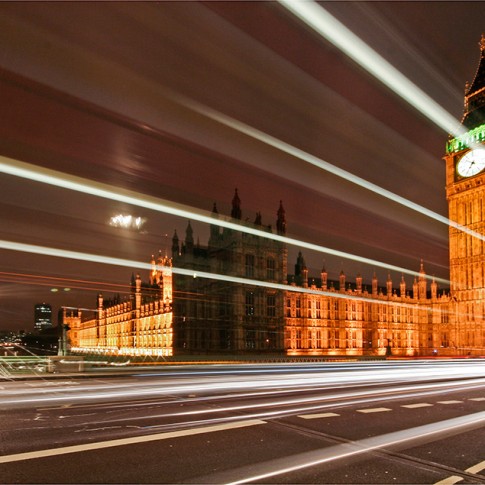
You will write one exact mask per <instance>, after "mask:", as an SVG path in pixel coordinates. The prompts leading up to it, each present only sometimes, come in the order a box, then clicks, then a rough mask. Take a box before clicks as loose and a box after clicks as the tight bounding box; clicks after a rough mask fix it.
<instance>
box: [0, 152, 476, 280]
mask: <svg viewBox="0 0 485 485" xmlns="http://www.w3.org/2000/svg"><path fill="white" fill-rule="evenodd" d="M0 172H1V173H6V174H8V175H13V176H15V177H20V178H25V179H28V180H33V181H36V182H40V183H45V184H48V185H53V186H55V187H60V188H63V189H68V190H73V191H76V192H81V193H85V194H90V195H93V196H96V197H101V198H105V199H110V200H116V201H118V202H124V203H127V204H130V205H133V206H136V207H143V208H146V209H150V210H153V211H156V212H162V213H165V214H171V215H175V216H178V217H183V218H185V219H187V218H188V219H193V220H196V221H199V222H203V223H206V224H212V225H217V226H220V227H224V228H227V229H232V230H235V231H241V232H244V233H247V234H252V235H254V236H258V237H262V238H265V239H272V240H274V241H278V242H282V243H285V244H290V245H292V246H297V247H300V248H305V249H310V250H312V251H317V252H320V253H325V254H330V255H332V256H337V257H340V258H345V259H351V260H353V261H357V262H360V263H364V264H368V265H371V266H376V267H381V268H386V269H388V270H390V271H395V272H397V273H403V274H410V275H413V276H419V275H420V273H419V272H417V271H412V270H409V269H407V268H403V267H400V266H396V265H391V264H387V263H383V262H381V261H377V260H374V259H370V258H365V257H362V256H358V255H355V254H351V253H346V252H344V251H338V250H335V249H331V248H327V247H324V246H320V245H318V244H313V243H309V242H305V241H300V240H298V239H294V238H290V237H286V236H282V235H279V234H273V233H271V232H267V231H263V230H260V229H256V228H253V227H250V226H246V225H243V224H237V223H235V222H232V221H231V220H229V219H228V218H224V217H222V216H219V217H217V218H215V217H213V216H212V215H211V214H210V213H209V212H207V211H201V210H198V209H194V208H192V207H188V206H183V205H181V204H175V203H173V202H169V201H165V200H163V199H158V198H155V197H151V196H148V195H144V194H140V193H137V192H133V191H130V190H126V189H122V188H119V187H112V186H109V185H107V184H103V183H101V182H94V181H92V180H88V179H84V178H81V177H76V176H74V175H68V174H65V173H62V172H58V171H55V170H50V169H46V168H42V167H38V166H35V165H32V164H29V163H25V162H20V161H18V160H13V159H10V158H7V157H3V156H0ZM386 192H387V191H386ZM393 196H394V197H398V196H397V195H393ZM418 207H419V206H418ZM430 212H431V211H430ZM440 217H441V216H440ZM481 237H482V238H483V237H484V236H481ZM1 244H2V245H0V247H3V248H4V249H12V250H17V251H24V250H25V251H27V252H37V251H34V250H33V248H34V246H30V248H32V250H28V249H27V248H28V247H29V245H26V244H21V243H10V242H8V241H1ZM21 247H23V248H25V249H20V248H21ZM36 247H37V248H38V246H36ZM45 251H48V252H44V253H41V252H37V254H46V255H49V256H60V257H68V256H61V254H65V253H66V251H62V250H54V249H52V248H51V249H49V248H45ZM56 251H57V253H58V254H55V252H56ZM73 254H74V253H73ZM76 254H81V253H76ZM92 257H94V258H97V261H96V260H92V259H85V256H84V257H82V258H76V259H84V260H85V261H95V262H104V263H108V264H117V263H114V262H112V263H109V262H108V260H110V259H111V260H113V261H114V260H115V258H104V259H105V260H104V261H101V259H103V257H101V256H98V257H96V256H93V255H92ZM122 266H126V264H122ZM193 275H194V277H195V276H196V275H195V273H194V274H193ZM427 278H429V279H431V278H432V277H431V276H427ZM435 280H436V281H437V282H441V283H444V284H445V285H448V284H449V281H448V280H446V279H442V278H435Z"/></svg>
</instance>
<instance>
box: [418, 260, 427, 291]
mask: <svg viewBox="0 0 485 485" xmlns="http://www.w3.org/2000/svg"><path fill="white" fill-rule="evenodd" d="M418 287H419V288H418V293H419V299H423V300H424V299H426V293H427V291H428V289H427V281H426V273H425V271H424V264H423V260H421V266H420V268H419V278H418Z"/></svg>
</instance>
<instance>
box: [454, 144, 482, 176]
mask: <svg viewBox="0 0 485 485" xmlns="http://www.w3.org/2000/svg"><path fill="white" fill-rule="evenodd" d="M484 168H485V149H484V148H476V149H475V150H470V151H469V152H467V153H465V155H463V157H461V158H460V161H459V162H458V165H457V166H456V170H457V172H458V174H459V175H461V176H462V177H472V176H473V175H476V174H477V173H480V172H481V171H482V170H483V169H484Z"/></svg>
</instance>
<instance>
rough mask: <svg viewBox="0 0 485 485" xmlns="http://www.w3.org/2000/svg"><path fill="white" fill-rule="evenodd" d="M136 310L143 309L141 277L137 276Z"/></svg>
mask: <svg viewBox="0 0 485 485" xmlns="http://www.w3.org/2000/svg"><path fill="white" fill-rule="evenodd" d="M135 284H136V286H135V308H136V309H137V310H139V309H140V308H141V278H140V275H139V274H137V275H136V280H135Z"/></svg>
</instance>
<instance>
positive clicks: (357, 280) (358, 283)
mask: <svg viewBox="0 0 485 485" xmlns="http://www.w3.org/2000/svg"><path fill="white" fill-rule="evenodd" d="M355 286H356V289H357V293H359V294H360V293H362V276H361V275H360V273H359V274H358V275H357V276H356V277H355Z"/></svg>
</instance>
